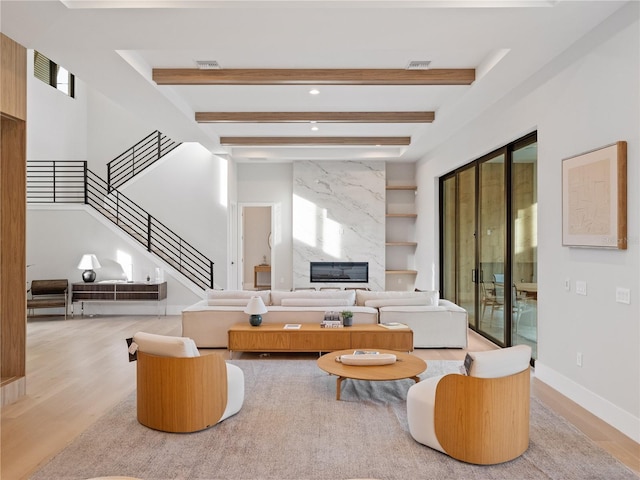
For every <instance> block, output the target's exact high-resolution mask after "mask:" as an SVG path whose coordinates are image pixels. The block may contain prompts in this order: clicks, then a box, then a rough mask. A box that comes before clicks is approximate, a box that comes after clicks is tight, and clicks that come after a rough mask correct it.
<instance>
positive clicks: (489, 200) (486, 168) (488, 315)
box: [477, 152, 507, 345]
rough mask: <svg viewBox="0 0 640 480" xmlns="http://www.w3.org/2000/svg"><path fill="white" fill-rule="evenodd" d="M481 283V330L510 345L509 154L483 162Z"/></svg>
mask: <svg viewBox="0 0 640 480" xmlns="http://www.w3.org/2000/svg"><path fill="white" fill-rule="evenodd" d="M479 177H480V178H479V184H480V188H479V192H478V198H479V208H478V272H479V275H478V282H479V283H480V285H479V287H480V299H479V300H480V303H481V307H480V308H481V311H482V316H481V318H480V322H478V325H477V328H478V330H479V331H480V332H482V333H483V334H484V335H485V336H487V337H489V338H491V339H492V340H493V341H494V342H496V343H497V344H499V345H505V344H506V338H505V315H504V308H505V299H504V271H505V270H504V266H505V255H506V231H507V230H506V226H507V219H506V213H505V212H506V199H505V154H504V152H500V153H497V154H492V155H489V156H488V157H485V158H483V159H481V160H480V161H479Z"/></svg>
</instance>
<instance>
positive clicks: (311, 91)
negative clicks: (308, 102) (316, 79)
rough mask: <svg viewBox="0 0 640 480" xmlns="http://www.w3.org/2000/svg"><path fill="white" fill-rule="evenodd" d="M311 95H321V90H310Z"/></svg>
mask: <svg viewBox="0 0 640 480" xmlns="http://www.w3.org/2000/svg"><path fill="white" fill-rule="evenodd" d="M309 93H310V94H311V95H319V94H320V90H318V89H317V88H312V89H311V90H309Z"/></svg>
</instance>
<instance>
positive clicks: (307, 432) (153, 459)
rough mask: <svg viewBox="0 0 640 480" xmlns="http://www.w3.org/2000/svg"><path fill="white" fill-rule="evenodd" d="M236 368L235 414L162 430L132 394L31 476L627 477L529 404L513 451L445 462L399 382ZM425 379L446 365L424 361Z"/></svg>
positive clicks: (157, 479) (60, 479)
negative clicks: (518, 450) (144, 417)
mask: <svg viewBox="0 0 640 480" xmlns="http://www.w3.org/2000/svg"><path fill="white" fill-rule="evenodd" d="M232 363H234V364H236V365H238V366H239V367H240V368H242V369H243V371H244V373H245V383H246V392H245V393H246V394H245V404H244V406H243V408H242V410H241V411H240V412H239V413H238V414H237V415H235V416H233V417H231V418H229V419H227V420H226V421H224V422H222V423H220V424H218V425H216V426H214V427H212V428H210V429H208V430H205V431H202V432H198V433H193V434H171V433H163V432H157V431H154V430H150V429H148V428H146V427H143V426H142V425H140V424H139V423H138V422H137V420H136V406H135V394H132V395H131V396H130V397H129V398H127V399H125V400H124V401H123V402H122V403H120V404H119V405H117V406H116V407H115V408H114V409H113V410H111V411H110V412H108V413H107V414H105V415H104V416H103V417H102V418H101V419H99V420H98V421H97V422H96V423H95V424H94V425H93V426H92V427H90V428H89V429H88V430H87V431H85V432H84V433H83V434H82V435H80V436H79V437H78V438H77V439H76V440H75V441H74V442H73V443H72V444H71V445H69V446H68V447H67V448H65V449H64V450H63V451H62V452H61V453H60V454H58V455H57V456H56V457H54V458H53V459H52V460H51V461H50V462H49V463H48V464H46V465H45V466H44V467H43V468H42V469H41V470H39V471H38V472H37V473H36V474H35V475H34V476H33V477H32V479H33V480H45V479H46V480H54V479H55V480H66V479H69V480H71V479H87V478H91V477H100V476H108V475H127V476H132V477H138V478H141V479H145V480H164V479H167V480H168V479H171V480H177V479H185V480H186V479H200V480H204V479H206V480H216V479H220V480H222V479H238V480H262V479H264V480H270V479H273V480H276V479H277V480H304V479H307V480H314V479H322V480H340V479H347V478H375V479H384V480H393V479H398V480H400V479H402V480H413V479H482V480H484V479H510V480H511V479H567V480H568V479H580V480H583V479H607V480H618V479H637V478H638V477H637V476H636V475H635V474H634V473H633V472H632V471H631V470H629V469H628V468H627V467H626V466H624V465H623V464H622V463H620V462H618V461H617V460H616V459H614V458H613V457H611V456H610V455H609V454H607V453H606V452H605V451H603V450H602V449H600V448H599V447H598V446H596V445H595V444H594V443H592V442H591V441H590V440H589V439H588V438H587V437H585V436H584V435H583V434H582V433H581V432H579V431H578V430H577V429H575V428H574V427H573V426H572V425H570V424H569V423H567V422H566V421H565V420H564V419H562V418H561V417H559V416H557V415H556V414H554V413H553V412H552V411H550V410H549V409H547V408H546V407H545V406H543V405H542V404H541V403H540V402H538V401H537V400H535V399H532V403H531V440H530V446H529V449H528V450H527V451H526V452H525V454H524V455H523V456H521V457H520V458H518V459H516V460H513V461H511V462H507V463H504V464H501V465H495V466H477V465H469V464H465V463H461V462H458V461H456V460H453V459H451V458H449V457H447V456H446V455H444V454H442V453H440V452H437V451H434V450H431V449H430V448H428V447H425V446H423V445H420V444H419V443H417V442H415V441H414V440H413V439H412V438H411V436H410V435H409V431H408V426H407V419H406V406H405V401H406V393H407V389H408V388H409V387H410V386H411V385H412V384H413V382H412V381H411V380H402V381H397V382H364V381H352V380H346V381H345V382H343V390H342V401H336V400H335V388H336V381H335V377H332V376H329V375H327V374H326V373H324V372H323V371H321V370H320V369H318V367H317V366H316V363H315V361H310V360H280V359H276V358H265V359H262V360H235V361H232ZM428 364H429V368H428V374H423V375H425V376H426V375H429V376H430V375H436V374H439V373H446V372H451V371H456V370H457V366H458V365H459V363H458V362H453V361H430V362H428Z"/></svg>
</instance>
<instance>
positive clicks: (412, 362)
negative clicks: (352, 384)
mask: <svg viewBox="0 0 640 480" xmlns="http://www.w3.org/2000/svg"><path fill="white" fill-rule="evenodd" d="M367 350H369V349H367ZM376 351H377V352H380V353H393V354H394V355H395V356H396V362H395V363H391V364H389V365H344V364H342V363H340V362H337V361H336V357H339V356H340V355H349V354H351V353H353V349H349V350H339V351H337V352H331V353H327V354H326V355H322V356H321V357H320V358H319V359H318V367H320V368H321V369H322V370H324V371H325V372H327V373H329V374H331V375H337V376H338V378H337V379H336V400H340V388H341V387H342V381H343V380H344V379H345V378H351V379H352V380H371V381H383V380H402V379H405V378H410V379H412V380H414V381H415V382H416V383H417V382H419V381H420V379H419V378H418V375H419V374H420V373H422V372H424V371H425V370H426V369H427V363H426V362H425V361H424V360H422V359H421V358H418V357H416V356H415V355H411V354H409V353H402V352H396V351H393V350H380V349H377V350H376Z"/></svg>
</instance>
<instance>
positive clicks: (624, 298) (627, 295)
mask: <svg viewBox="0 0 640 480" xmlns="http://www.w3.org/2000/svg"><path fill="white" fill-rule="evenodd" d="M616 302H618V303H626V304H627V305H629V304H630V303H631V290H629V289H628V288H623V287H616Z"/></svg>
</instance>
